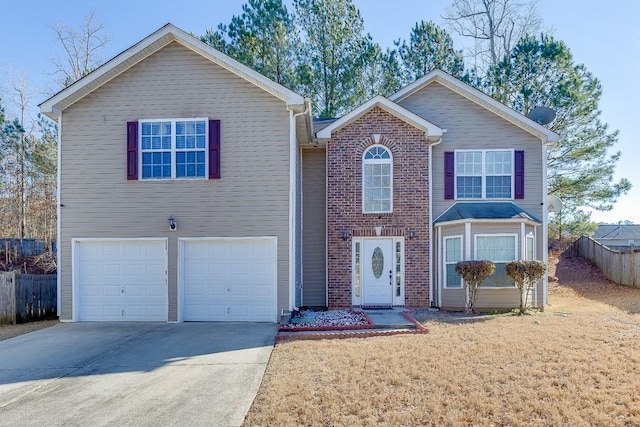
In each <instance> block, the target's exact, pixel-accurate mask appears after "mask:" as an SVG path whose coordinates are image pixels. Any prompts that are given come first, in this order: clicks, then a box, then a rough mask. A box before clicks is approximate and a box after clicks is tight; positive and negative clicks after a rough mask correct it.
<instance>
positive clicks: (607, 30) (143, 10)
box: [0, 0, 640, 223]
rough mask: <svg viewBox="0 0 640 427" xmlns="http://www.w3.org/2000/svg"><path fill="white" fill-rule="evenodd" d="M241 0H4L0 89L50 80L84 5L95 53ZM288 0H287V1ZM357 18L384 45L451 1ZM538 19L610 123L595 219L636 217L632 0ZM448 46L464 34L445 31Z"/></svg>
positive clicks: (37, 88)
mask: <svg viewBox="0 0 640 427" xmlns="http://www.w3.org/2000/svg"><path fill="white" fill-rule="evenodd" d="M243 3H244V1H243V0H209V1H197V0H180V1H172V2H170V1H162V0H156V1H147V0H144V1H142V0H141V1H138V0H130V1H126V2H125V1H122V0H112V1H94V0H64V1H59V2H52V1H44V0H12V1H9V2H5V3H4V4H3V5H2V14H1V15H0V40H2V43H1V45H0V94H2V99H3V105H4V106H5V108H6V109H7V110H9V111H11V110H12V108H11V106H10V105H7V104H8V101H9V85H8V83H7V77H8V76H9V75H10V74H11V75H13V76H14V78H18V77H19V76H20V75H22V74H23V73H26V76H27V80H28V86H29V88H30V90H31V91H32V92H33V101H32V102H33V105H34V110H33V111H35V105H36V104H38V103H40V102H42V101H43V100H44V99H46V98H47V94H49V93H51V91H52V90H54V89H55V88H56V84H55V82H56V77H55V76H54V75H52V73H53V71H54V67H53V65H52V63H51V58H52V57H53V56H55V55H56V54H59V53H60V46H59V44H58V43H57V42H56V41H55V37H54V33H53V31H52V29H51V24H52V23H53V22H54V21H59V22H63V23H65V24H69V25H72V26H74V27H77V26H78V25H79V24H80V23H81V22H82V20H83V18H84V17H85V16H86V15H87V14H88V12H89V11H90V10H92V9H93V10H94V11H95V12H96V17H97V18H98V20H99V21H100V22H102V23H103V24H104V27H105V29H106V31H107V33H108V34H109V36H110V42H109V44H108V46H107V49H106V50H105V52H104V58H103V59H104V60H108V59H110V58H111V57H113V56H115V55H116V54H118V53H120V52H122V51H123V50H125V49H127V48H128V47H130V46H131V45H133V44H135V43H136V42H138V41H139V40H141V39H142V38H144V37H146V36H147V35H149V34H151V33H152V32H153V31H155V30H157V29H158V28H159V27H161V26H162V25H164V24H166V23H167V22H171V23H173V24H175V25H177V26H178V27H180V28H182V29H183V30H185V31H187V32H192V33H194V34H197V35H200V34H203V33H204V32H205V30H206V29H207V28H211V27H216V26H217V25H218V23H220V22H223V23H228V22H229V20H230V18H231V16H232V15H234V14H239V13H241V6H242V4H243ZM287 3H289V2H287ZM354 3H355V4H356V6H357V7H358V8H359V9H360V12H361V14H362V16H363V18H364V21H365V27H366V30H367V31H368V32H370V33H371V34H372V36H373V38H374V40H376V41H377V42H378V43H380V44H381V45H382V46H383V47H386V46H390V45H391V44H392V42H393V40H395V39H398V38H407V37H408V35H409V31H410V30H411V27H412V26H413V25H414V24H415V22H416V21H418V20H432V21H434V22H436V23H437V24H440V25H443V21H442V18H441V16H442V14H443V13H444V11H445V9H446V7H447V6H448V5H449V4H450V3H451V2H450V0H394V1H389V0H354ZM538 9H539V11H540V13H541V15H542V17H543V19H544V27H545V28H547V29H551V30H552V32H553V34H554V36H555V37H556V38H558V39H561V40H564V41H565V42H566V43H567V45H568V46H569V48H570V49H571V51H572V52H573V54H574V58H575V60H576V62H579V63H584V64H585V65H586V66H587V68H588V69H589V70H590V71H591V72H592V73H593V74H594V75H595V76H596V77H598V78H599V79H600V81H601V82H602V86H603V89H604V93H603V96H602V101H601V103H600V108H601V110H602V119H603V120H604V121H605V122H606V123H608V124H609V126H610V129H618V130H619V131H620V135H619V142H618V145H617V149H618V150H621V151H622V158H621V160H620V162H619V163H618V167H617V176H618V177H626V178H628V179H630V180H631V182H632V183H633V184H634V188H633V189H632V190H631V192H630V193H629V194H628V195H627V196H624V197H622V198H621V199H620V200H619V202H618V203H617V205H616V207H615V209H614V210H613V211H611V212H605V213H601V212H594V213H593V215H592V219H593V220H595V221H603V222H617V221H621V220H631V221H634V222H635V223H640V173H639V172H637V169H636V167H637V165H636V163H635V162H636V161H640V146H639V144H638V142H639V141H638V139H639V138H638V137H639V136H640V130H638V126H637V122H638V119H637V118H636V117H635V116H637V108H636V105H637V103H638V100H639V99H640V83H638V81H639V80H638V76H639V75H640V2H635V1H633V2H632V1H622V0H612V1H609V2H602V1H595V0H562V1H557V0H539V2H538ZM454 40H455V41H456V47H457V48H463V47H465V43H467V41H466V40H464V39H461V38H457V37H454Z"/></svg>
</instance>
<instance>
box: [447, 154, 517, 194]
mask: <svg viewBox="0 0 640 427" xmlns="http://www.w3.org/2000/svg"><path fill="white" fill-rule="evenodd" d="M444 162H445V164H444V170H445V185H444V188H445V199H457V200H491V199H493V200H500V199H502V200H508V199H524V151H514V150H457V151H455V152H453V151H448V152H445V153H444Z"/></svg>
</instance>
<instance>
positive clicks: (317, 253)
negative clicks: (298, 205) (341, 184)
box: [302, 148, 327, 306]
mask: <svg viewBox="0 0 640 427" xmlns="http://www.w3.org/2000/svg"><path fill="white" fill-rule="evenodd" d="M302 174H303V175H302V191H303V197H302V199H303V204H304V205H303V224H304V228H303V243H302V250H303V262H302V264H303V268H304V270H303V278H304V283H303V295H304V297H303V303H304V305H307V306H326V305H327V301H326V296H327V291H326V288H327V282H326V280H327V262H326V253H327V247H326V238H327V237H326V203H327V202H326V200H327V197H326V152H325V150H324V149H322V148H316V149H306V150H303V151H302Z"/></svg>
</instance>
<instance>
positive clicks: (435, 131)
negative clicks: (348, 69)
mask: <svg viewBox="0 0 640 427" xmlns="http://www.w3.org/2000/svg"><path fill="white" fill-rule="evenodd" d="M375 107H380V108H382V109H383V110H385V111H386V112H388V113H389V114H391V115H393V116H396V117H397V118H399V119H400V120H402V121H404V122H406V123H409V124H410V125H412V126H414V127H416V128H418V129H420V130H423V131H424V133H425V136H426V137H427V138H437V139H439V138H441V137H442V135H443V133H444V130H443V129H441V128H439V127H438V126H436V125H434V124H433V123H431V122H429V121H427V120H425V119H423V118H422V117H420V116H418V115H417V114H414V113H412V112H411V111H409V110H407V109H405V108H403V107H401V106H399V105H398V104H396V103H395V102H392V101H390V100H389V99H387V98H385V97H384V96H381V95H378V96H376V97H374V98H371V99H370V100H369V101H367V102H365V103H364V104H362V105H360V106H359V107H357V108H355V109H353V110H351V111H350V112H348V113H347V114H345V115H344V116H342V117H340V118H339V119H338V120H336V121H335V122H333V123H331V124H330V125H329V126H327V127H325V128H324V129H322V130H320V131H318V133H317V134H316V137H317V138H318V140H323V141H327V140H329V139H331V133H332V132H335V131H337V130H339V129H341V128H343V127H344V126H346V125H348V124H349V123H351V122H352V121H354V120H356V119H357V118H359V117H360V116H362V115H364V114H365V113H367V112H369V111H370V110H372V109H373V108H375Z"/></svg>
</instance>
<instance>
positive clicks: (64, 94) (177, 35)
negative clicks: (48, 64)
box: [39, 24, 305, 119]
mask: <svg viewBox="0 0 640 427" xmlns="http://www.w3.org/2000/svg"><path fill="white" fill-rule="evenodd" d="M163 38H165V40H164V42H163V43H161V44H159V45H158V46H157V48H156V49H154V50H153V51H152V52H148V54H147V55H145V56H143V57H140V58H138V59H137V60H136V61H133V62H132V63H131V64H129V65H128V66H127V68H126V69H128V68H130V67H132V66H133V65H135V64H137V63H138V62H140V61H142V60H143V59H144V58H146V57H147V56H149V55H151V54H152V53H154V52H157V51H158V50H160V49H162V48H163V47H164V46H166V45H167V44H169V43H171V42H173V41H176V42H178V43H180V44H181V45H183V46H185V47H186V48H188V49H191V50H193V51H194V52H196V53H198V54H200V55H202V56H203V57H205V58H207V59H209V60H210V61H212V62H214V63H216V64H217V65H220V66H221V67H223V68H225V69H227V70H229V71H231V72H232V73H234V74H236V75H237V76H239V77H241V78H243V79H245V80H247V81H248V82H250V83H252V84H254V85H256V86H258V87H260V88H261V89H263V90H265V91H267V92H268V93H270V94H272V95H274V96H276V97H277V98H279V99H281V100H283V101H284V102H286V104H287V107H291V108H296V109H300V110H302V111H303V110H304V107H305V99H304V97H303V96H301V95H298V94H297V93H295V92H293V91H291V90H289V89H287V88H285V87H284V86H282V85H280V84H278V83H276V82H274V81H272V80H270V79H268V78H267V77H265V76H263V75H262V74H260V73H258V72H257V71H254V70H252V69H251V68H249V67H247V66H246V65H243V64H241V63H239V62H238V61H236V60H235V59H233V58H230V57H229V56H227V55H225V54H223V53H222V52H219V51H218V50H216V49H214V48H213V47H211V46H209V45H207V44H206V43H203V42H201V41H200V40H198V39H197V38H195V37H193V36H192V35H190V34H188V33H186V32H185V31H183V30H181V29H180V28H178V27H176V26H175V25H173V24H166V25H165V26H163V27H162V28H160V29H159V30H157V31H156V32H154V33H153V34H151V35H149V36H147V37H146V38H144V39H143V40H141V41H139V42H138V43H136V44H135V45H133V46H131V47H130V48H128V49H127V50H125V51H123V52H121V53H120V54H118V55H116V56H115V57H113V58H112V59H110V60H109V61H107V62H106V63H104V64H103V65H101V66H100V67H99V68H98V69H96V70H95V71H93V72H91V73H89V74H88V75H86V76H85V77H83V78H81V79H80V80H78V81H77V82H75V83H73V84H72V85H71V86H68V87H67V88H65V89H63V90H61V91H60V92H58V93H56V94H55V95H53V96H52V97H51V98H49V99H47V100H46V101H44V102H42V103H41V104H40V105H39V107H40V111H41V112H42V113H43V114H45V115H47V116H49V117H50V118H54V119H55V118H56V117H57V115H58V114H59V108H58V104H60V103H61V102H62V101H64V100H65V99H66V98H68V97H69V96H71V95H73V94H75V93H76V92H79V91H81V90H83V89H85V88H87V86H89V85H92V84H95V86H96V87H99V86H102V85H103V84H105V83H107V82H108V81H109V80H111V79H113V78H114V77H116V76H117V75H119V74H121V73H122V72H124V71H125V70H126V69H123V70H122V71H121V72H120V73H117V74H115V75H110V72H111V71H112V70H113V69H114V68H116V67H118V66H119V65H121V64H123V63H125V62H126V61H128V60H130V59H132V58H133V57H135V56H136V55H138V54H140V53H141V52H143V51H144V50H145V49H147V48H148V47H150V46H151V45H153V44H154V43H158V42H160V41H161V40H162V39H163ZM90 92H91V91H89V92H87V94H88V93H90Z"/></svg>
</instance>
